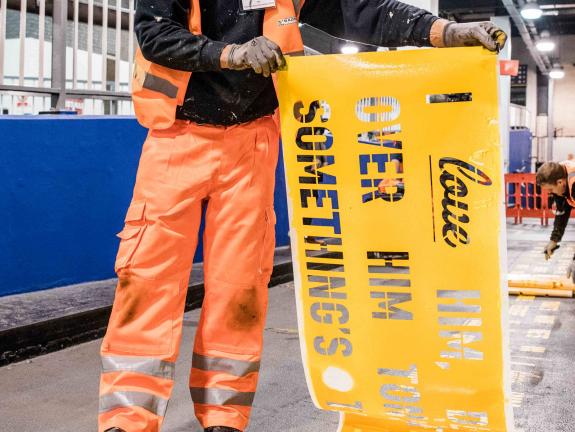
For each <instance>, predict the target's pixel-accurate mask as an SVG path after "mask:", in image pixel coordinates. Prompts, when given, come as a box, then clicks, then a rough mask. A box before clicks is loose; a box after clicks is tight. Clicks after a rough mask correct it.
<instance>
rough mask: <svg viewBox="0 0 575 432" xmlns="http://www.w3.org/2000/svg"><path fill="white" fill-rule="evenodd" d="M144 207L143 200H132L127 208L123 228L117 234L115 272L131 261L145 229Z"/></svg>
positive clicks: (127, 265) (125, 266)
mask: <svg viewBox="0 0 575 432" xmlns="http://www.w3.org/2000/svg"><path fill="white" fill-rule="evenodd" d="M145 209H146V202H145V201H133V202H132V203H131V204H130V207H129V208H128V211H127V213H126V219H125V224H124V229H123V230H122V231H120V232H119V233H118V234H117V237H119V238H120V246H119V248H118V254H117V256H116V264H115V266H114V270H115V272H116V273H118V272H120V271H121V270H122V269H125V268H127V267H129V266H130V265H131V264H132V263H133V260H134V255H135V254H136V250H137V248H138V245H139V244H140V241H141V240H142V236H143V235H144V231H145V230H146V224H145V218H144V211H145Z"/></svg>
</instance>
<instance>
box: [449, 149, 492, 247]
mask: <svg viewBox="0 0 575 432" xmlns="http://www.w3.org/2000/svg"><path fill="white" fill-rule="evenodd" d="M439 168H440V169H441V170H442V172H441V177H440V178H439V181H440V182H441V186H442V187H443V200H442V201H441V205H442V207H443V213H442V217H443V222H444V225H443V240H444V241H445V243H447V244H448V245H449V246H451V247H453V248H455V247H457V246H458V245H459V244H462V245H466V244H469V234H468V233H467V230H466V227H467V224H469V220H470V219H469V215H468V214H467V213H468V211H469V205H468V204H467V202H466V197H467V195H468V183H469V182H472V183H478V184H480V185H483V186H491V184H492V182H491V179H490V178H489V177H488V176H487V174H485V173H484V172H482V171H480V170H479V169H478V168H476V167H474V166H473V165H471V164H469V163H467V162H463V161H462V160H459V159H454V158H443V159H441V160H440V161H439Z"/></svg>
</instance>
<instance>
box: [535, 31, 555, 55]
mask: <svg viewBox="0 0 575 432" xmlns="http://www.w3.org/2000/svg"><path fill="white" fill-rule="evenodd" d="M535 46H536V47H537V49H538V50H539V51H541V52H550V51H553V50H554V49H555V42H554V41H553V40H552V39H551V34H550V33H549V32H548V31H547V30H545V31H542V32H541V38H540V39H539V40H538V41H537V43H536V44H535Z"/></svg>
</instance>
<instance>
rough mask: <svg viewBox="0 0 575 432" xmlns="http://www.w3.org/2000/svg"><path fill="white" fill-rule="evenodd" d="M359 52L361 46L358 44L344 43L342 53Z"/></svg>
mask: <svg viewBox="0 0 575 432" xmlns="http://www.w3.org/2000/svg"><path fill="white" fill-rule="evenodd" d="M358 52H359V48H358V47H357V46H356V45H351V44H348V45H344V46H342V47H341V53H342V54H357V53H358Z"/></svg>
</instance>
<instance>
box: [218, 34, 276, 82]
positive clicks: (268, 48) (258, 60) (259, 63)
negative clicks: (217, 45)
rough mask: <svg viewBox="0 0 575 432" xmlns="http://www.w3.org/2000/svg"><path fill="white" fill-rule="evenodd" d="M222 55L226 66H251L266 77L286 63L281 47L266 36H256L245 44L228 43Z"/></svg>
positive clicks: (230, 67)
mask: <svg viewBox="0 0 575 432" xmlns="http://www.w3.org/2000/svg"><path fill="white" fill-rule="evenodd" d="M226 54H227V57H226ZM222 56H223V57H224V61H223V62H222V67H224V68H227V69H232V70H244V69H250V68H251V69H253V70H254V71H255V72H256V73H258V74H263V76H265V77H268V76H270V75H271V74H272V73H274V72H276V71H277V70H278V69H280V68H282V67H283V66H284V65H285V58H284V56H283V54H282V51H281V49H280V47H279V46H278V45H277V44H276V43H275V42H273V41H271V40H269V39H268V38H266V37H264V36H259V37H257V38H254V39H252V40H250V41H249V42H246V43H245V44H243V45H235V44H232V45H228V46H227V47H226V48H225V49H224V52H223V54H222Z"/></svg>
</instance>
